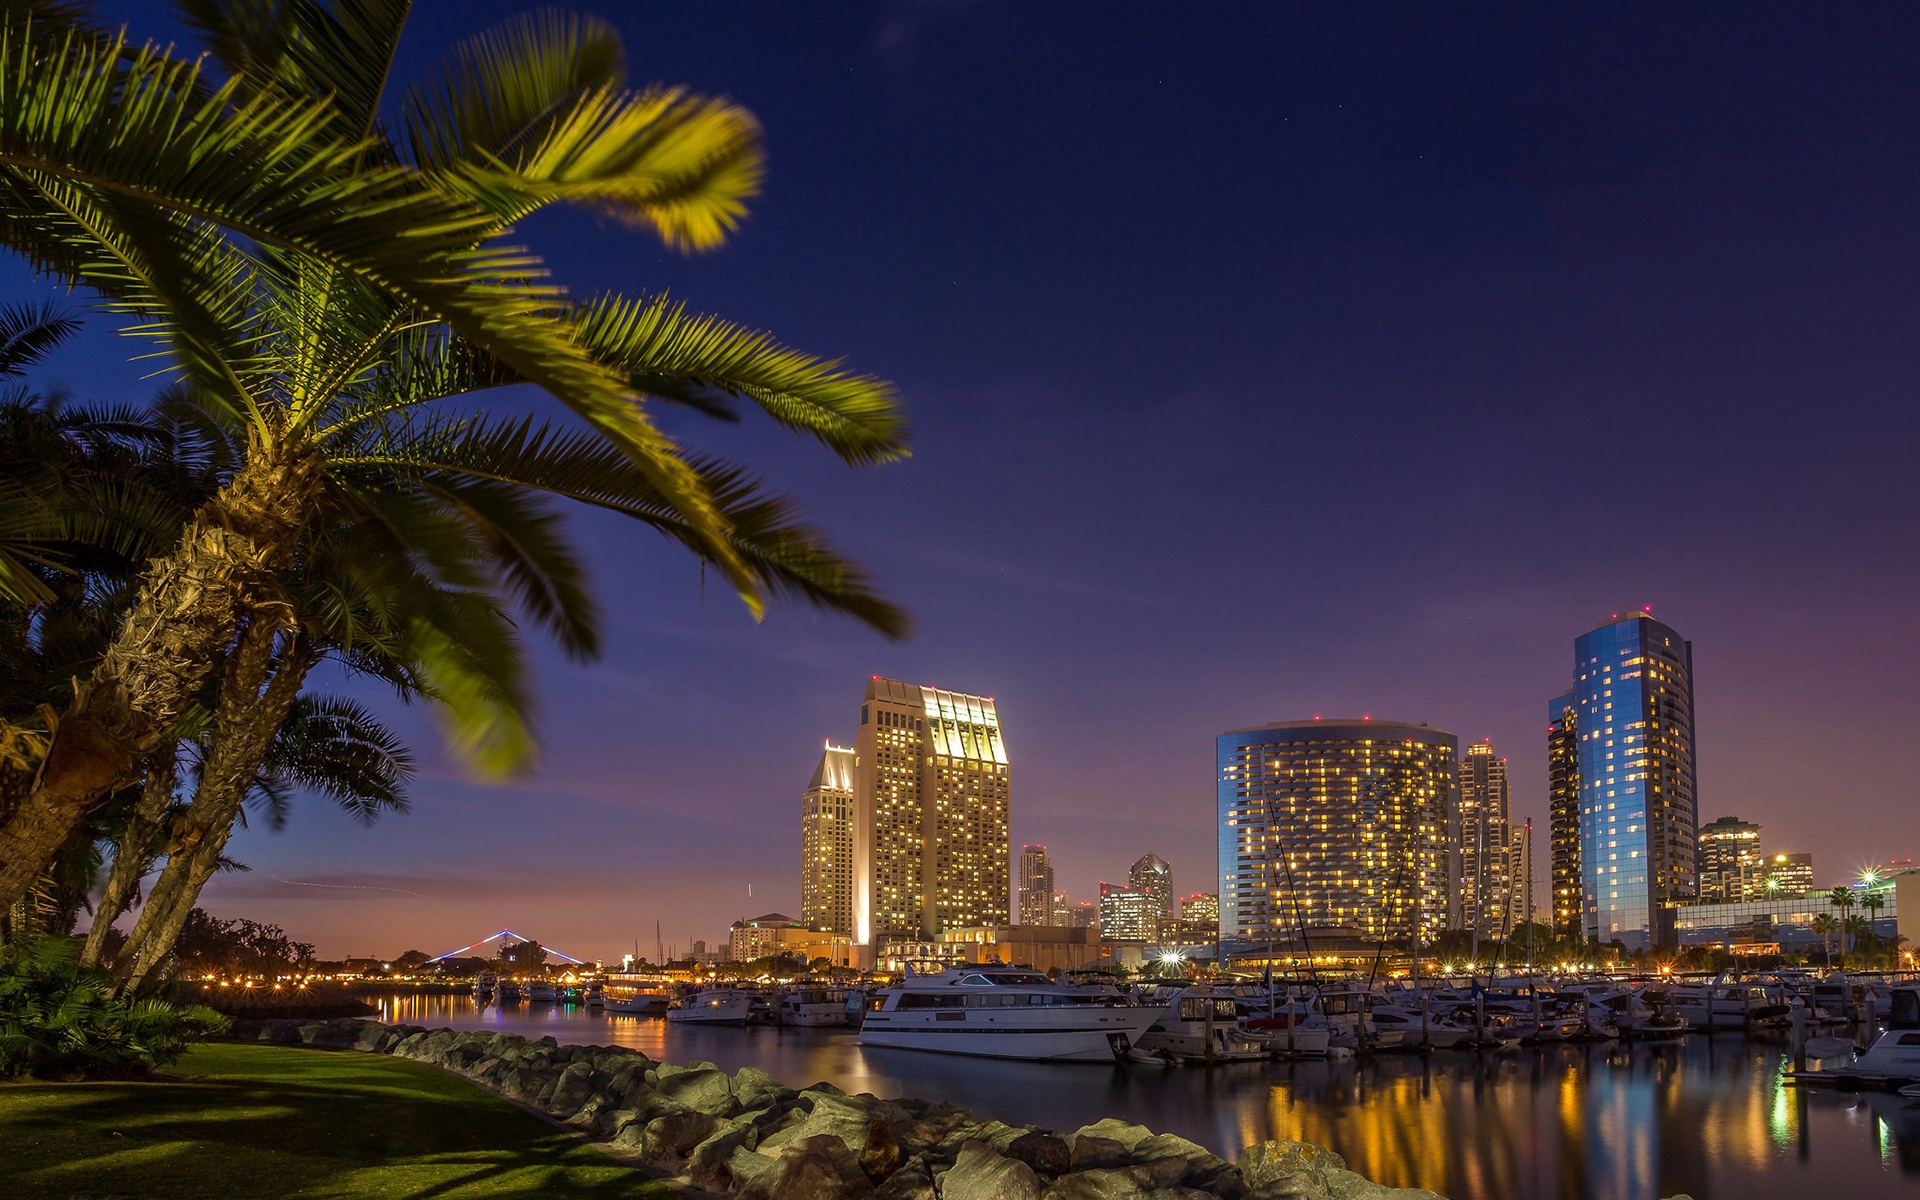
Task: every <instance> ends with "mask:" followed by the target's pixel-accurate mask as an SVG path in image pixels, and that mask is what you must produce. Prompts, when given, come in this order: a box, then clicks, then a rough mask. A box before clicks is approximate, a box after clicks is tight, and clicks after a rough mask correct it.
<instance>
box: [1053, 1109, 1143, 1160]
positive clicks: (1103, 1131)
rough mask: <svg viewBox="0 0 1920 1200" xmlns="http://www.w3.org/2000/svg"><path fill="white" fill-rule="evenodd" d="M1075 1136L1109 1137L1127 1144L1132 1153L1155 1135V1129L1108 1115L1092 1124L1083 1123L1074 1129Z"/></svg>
mask: <svg viewBox="0 0 1920 1200" xmlns="http://www.w3.org/2000/svg"><path fill="white" fill-rule="evenodd" d="M1073 1136H1074V1137H1076V1138H1080V1137H1099V1138H1108V1139H1110V1140H1112V1141H1116V1142H1119V1143H1120V1144H1121V1145H1122V1146H1125V1147H1126V1148H1127V1152H1128V1153H1129V1154H1131V1153H1132V1152H1133V1148H1134V1147H1135V1146H1138V1145H1139V1144H1140V1143H1141V1142H1144V1141H1146V1140H1147V1139H1148V1138H1150V1137H1152V1136H1153V1130H1151V1129H1148V1128H1147V1127H1146V1126H1145V1125H1135V1124H1133V1123H1132V1122H1131V1121H1117V1120H1115V1119H1114V1118H1112V1117H1107V1118H1105V1119H1104V1120H1099V1121H1095V1122H1094V1123H1093V1124H1091V1125H1082V1126H1081V1127H1080V1128H1078V1129H1076V1130H1074V1131H1073Z"/></svg>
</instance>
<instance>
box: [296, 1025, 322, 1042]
mask: <svg viewBox="0 0 1920 1200" xmlns="http://www.w3.org/2000/svg"><path fill="white" fill-rule="evenodd" d="M296 1032H297V1034H298V1036H299V1038H300V1041H301V1042H302V1043H303V1044H305V1045H308V1046H311V1045H313V1044H314V1043H316V1042H318V1041H319V1040H320V1036H321V1035H322V1034H324V1033H326V1032H327V1027H326V1026H325V1025H323V1024H321V1023H320V1022H318V1021H314V1022H311V1023H309V1024H306V1025H302V1026H300V1028H299V1029H298V1030H297V1031H296Z"/></svg>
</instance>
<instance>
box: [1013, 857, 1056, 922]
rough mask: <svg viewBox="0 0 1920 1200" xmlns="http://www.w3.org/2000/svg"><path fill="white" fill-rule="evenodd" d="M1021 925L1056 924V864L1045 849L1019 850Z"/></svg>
mask: <svg viewBox="0 0 1920 1200" xmlns="http://www.w3.org/2000/svg"><path fill="white" fill-rule="evenodd" d="M1020 923H1021V924H1022V925H1051V924H1053V864H1052V863H1051V862H1049V861H1048V860H1047V848H1046V847H1045V846H1022V847H1021V848H1020Z"/></svg>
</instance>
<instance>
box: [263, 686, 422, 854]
mask: <svg viewBox="0 0 1920 1200" xmlns="http://www.w3.org/2000/svg"><path fill="white" fill-rule="evenodd" d="M413 774H414V765H413V752H412V751H411V750H409V749H408V748H407V746H406V744H405V743H403V742H402V741H401V740H400V738H399V737H398V736H397V735H396V734H394V732H393V731H392V730H390V729H388V728H387V727H386V726H385V725H383V724H382V723H381V722H380V721H379V719H378V718H376V717H375V716H374V715H373V714H372V713H371V712H370V711H368V710H367V709H366V708H365V707H363V706H362V705H360V704H358V703H356V702H354V701H352V700H347V699H342V698H339V697H331V696H302V697H301V698H300V699H299V700H298V701H296V702H295V703H294V706H293V708H292V709H291V710H290V711H289V712H288V713H287V719H286V720H285V721H284V722H282V723H281V726H280V729H279V731H278V732H277V733H276V734H275V736H274V740H273V744H272V746H271V748H270V749H269V751H268V754H267V758H266V760H265V761H264V762H263V763H262V768H261V776H262V783H260V784H257V785H256V786H258V787H262V795H263V798H265V797H268V796H270V795H271V794H272V791H271V789H273V788H277V789H280V790H281V791H287V790H291V789H293V788H302V789H305V790H307V791H310V792H316V793H319V794H320V795H323V796H326V797H327V798H329V799H331V800H332V801H334V802H335V803H336V804H338V805H339V806H340V807H341V808H342V809H344V810H346V811H347V812H348V813H349V814H351V815H352V816H353V817H354V818H355V819H356V820H358V821H360V822H361V823H362V824H371V823H372V822H374V821H375V820H377V819H379V817H380V816H381V815H382V814H384V813H388V812H395V813H401V812H405V811H407V807H408V800H407V794H406V788H407V784H408V782H409V781H410V780H411V779H412V778H413Z"/></svg>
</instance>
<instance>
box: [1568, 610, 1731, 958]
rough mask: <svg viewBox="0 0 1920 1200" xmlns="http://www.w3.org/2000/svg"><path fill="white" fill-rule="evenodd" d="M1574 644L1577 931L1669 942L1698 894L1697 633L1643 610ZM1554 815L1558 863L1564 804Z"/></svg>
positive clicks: (1633, 945) (1637, 946)
mask: <svg viewBox="0 0 1920 1200" xmlns="http://www.w3.org/2000/svg"><path fill="white" fill-rule="evenodd" d="M1573 651H1574V668H1573V674H1574V679H1573V683H1574V687H1573V691H1572V693H1571V696H1572V702H1571V709H1572V714H1573V715H1572V725H1573V729H1572V736H1573V738H1574V746H1575V751H1576V755H1577V758H1578V762H1579V777H1578V791H1577V792H1576V803H1575V804H1574V806H1573V807H1574V808H1575V810H1576V811H1575V812H1574V813H1572V814H1571V816H1572V817H1573V819H1574V823H1575V828H1576V829H1577V838H1578V854H1579V878H1580V922H1579V932H1580V933H1581V935H1582V936H1585V937H1588V938H1593V939H1596V940H1598V941H1601V942H1614V941H1617V942H1620V943H1621V944H1622V945H1624V946H1625V947H1626V948H1627V949H1629V950H1644V949H1647V948H1649V947H1653V946H1663V947H1665V946H1672V945H1674V944H1675V942H1674V935H1673V908H1674V906H1676V905H1679V904H1684V903H1690V902H1692V901H1693V899H1694V898H1695V897H1696V896H1697V895H1698V894H1699V882H1698V877H1697V870H1698V858H1697V855H1698V851H1697V848H1696V845H1695V833H1696V829H1697V826H1698V821H1699V817H1698V804H1697V799H1696V796H1697V793H1696V790H1695V779H1694V728H1693V725H1694V723H1693V643H1691V642H1689V641H1687V640H1686V639H1685V638H1682V637H1681V636H1680V635H1679V634H1678V633H1676V632H1675V631H1674V630H1673V629H1672V628H1670V627H1669V626H1666V625H1663V624H1661V623H1660V622H1659V621H1656V620H1654V619H1653V618H1652V617H1651V616H1649V615H1647V613H1645V612H1644V611H1643V612H1637V613H1630V614H1628V615H1626V616H1624V617H1622V616H1619V615H1617V614H1616V615H1615V616H1614V617H1613V618H1612V619H1611V620H1609V621H1607V622H1606V623H1604V624H1602V625H1601V626H1600V627H1599V628H1597V629H1594V630H1592V631H1591V632H1588V633H1584V634H1582V635H1580V637H1578V638H1577V639H1575V641H1574V648H1573ZM1555 703H1556V704H1557V703H1560V702H1559V701H1556V702H1555ZM1552 715H1553V714H1552V710H1551V709H1550V710H1549V719H1552ZM1562 719H1563V720H1564V719H1565V717H1564V714H1563V717H1562ZM1549 736H1550V739H1551V736H1552V735H1551V734H1550V735H1549ZM1551 771H1552V767H1551V766H1550V767H1549V772H1551ZM1555 816H1556V824H1555V828H1554V842H1555V850H1556V866H1557V865H1558V859H1557V855H1558V850H1559V843H1560V839H1561V837H1562V834H1563V830H1562V828H1561V827H1560V821H1562V820H1565V819H1566V816H1567V814H1564V813H1563V812H1562V811H1561V810H1560V808H1559V807H1558V806H1556V809H1555ZM1559 886H1560V881H1559V880H1558V879H1557V878H1556V880H1555V890H1556V892H1557V891H1558V890H1559ZM1554 901H1555V908H1556V911H1557V910H1558V908H1559V904H1560V897H1559V896H1558V895H1556V896H1555V897H1554Z"/></svg>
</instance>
